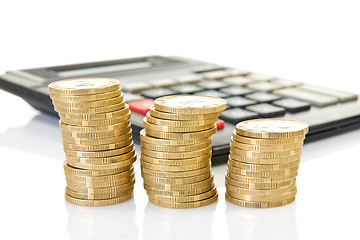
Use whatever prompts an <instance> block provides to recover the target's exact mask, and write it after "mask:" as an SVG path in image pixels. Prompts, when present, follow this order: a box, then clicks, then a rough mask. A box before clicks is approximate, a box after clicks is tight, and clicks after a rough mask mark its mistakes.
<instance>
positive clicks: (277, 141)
mask: <svg viewBox="0 0 360 240" xmlns="http://www.w3.org/2000/svg"><path fill="white" fill-rule="evenodd" d="M232 138H233V139H234V141H236V142H240V143H244V144H250V145H261V146H268V145H269V146H274V145H282V144H295V143H300V142H301V143H302V142H303V141H304V139H305V136H302V137H293V138H268V139H266V138H250V137H245V136H240V135H238V134H237V133H236V130H234V131H233V135H232Z"/></svg>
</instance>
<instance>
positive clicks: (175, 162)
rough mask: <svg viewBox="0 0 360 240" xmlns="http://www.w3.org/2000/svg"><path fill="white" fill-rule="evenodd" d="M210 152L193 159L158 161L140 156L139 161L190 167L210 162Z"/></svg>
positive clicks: (157, 159)
mask: <svg viewBox="0 0 360 240" xmlns="http://www.w3.org/2000/svg"><path fill="white" fill-rule="evenodd" d="M211 155H212V154H211V152H210V153H208V154H205V155H202V156H199V157H194V158H184V159H159V158H153V157H149V156H146V155H142V156H141V159H142V161H144V162H148V163H152V164H158V165H169V166H179V165H181V166H185V165H192V164H197V163H200V162H203V161H210V159H211Z"/></svg>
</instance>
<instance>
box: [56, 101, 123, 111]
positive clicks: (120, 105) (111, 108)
mask: <svg viewBox="0 0 360 240" xmlns="http://www.w3.org/2000/svg"><path fill="white" fill-rule="evenodd" d="M125 104H126V103H125V102H124V101H123V102H121V103H116V104H114V105H108V106H104V107H93V108H62V107H57V106H54V109H55V110H56V111H57V112H59V113H63V114H96V113H106V112H113V111H117V110H120V109H123V108H124V107H125Z"/></svg>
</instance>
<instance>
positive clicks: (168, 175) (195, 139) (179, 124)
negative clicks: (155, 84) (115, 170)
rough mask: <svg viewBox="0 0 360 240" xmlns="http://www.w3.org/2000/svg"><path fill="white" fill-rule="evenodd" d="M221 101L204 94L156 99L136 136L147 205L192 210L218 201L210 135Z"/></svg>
mask: <svg viewBox="0 0 360 240" xmlns="http://www.w3.org/2000/svg"><path fill="white" fill-rule="evenodd" d="M225 108H226V102H225V100H222V99H220V98H215V97H206V96H194V95H192V96H189V95H179V96H168V97H162V98H158V99H156V100H155V102H154V106H152V107H151V108H150V111H149V112H148V113H147V115H146V117H145V118H144V121H143V123H144V127H145V130H144V129H143V130H142V131H141V132H140V140H141V174H142V177H143V179H144V188H145V189H146V191H147V194H148V196H149V200H150V202H152V203H153V204H156V205H159V206H162V207H168V208H194V207H201V206H205V205H208V204H211V203H213V202H215V201H216V200H217V191H216V187H215V185H214V179H213V175H212V172H211V136H212V135H213V134H214V133H215V132H216V127H215V122H216V120H217V119H218V116H219V115H220V114H221V111H222V110H224V109H225Z"/></svg>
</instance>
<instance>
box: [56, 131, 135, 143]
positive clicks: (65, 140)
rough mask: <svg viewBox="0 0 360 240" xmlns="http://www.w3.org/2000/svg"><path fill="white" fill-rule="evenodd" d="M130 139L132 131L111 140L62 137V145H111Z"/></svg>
mask: <svg viewBox="0 0 360 240" xmlns="http://www.w3.org/2000/svg"><path fill="white" fill-rule="evenodd" d="M128 139H132V130H131V128H130V131H129V132H127V133H125V134H123V135H118V136H115V137H111V138H99V139H91V138H90V139H89V138H83V139H82V138H74V137H64V136H63V143H67V144H78V145H106V144H113V143H118V142H123V141H125V140H128Z"/></svg>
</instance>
